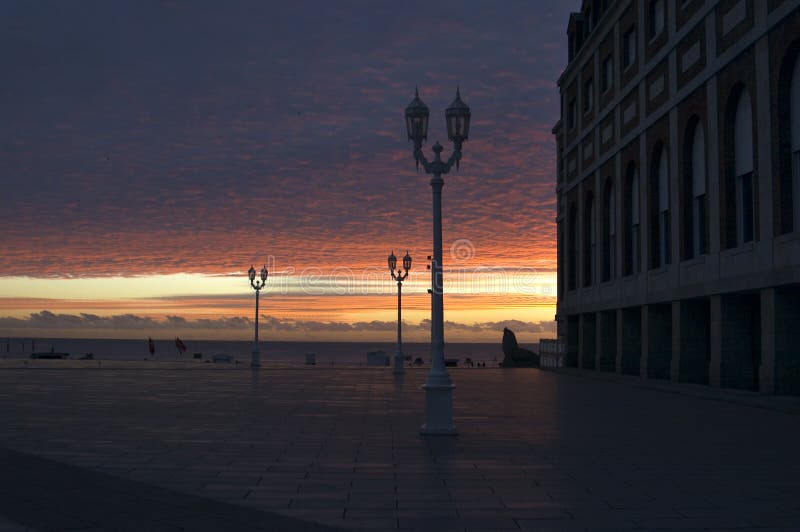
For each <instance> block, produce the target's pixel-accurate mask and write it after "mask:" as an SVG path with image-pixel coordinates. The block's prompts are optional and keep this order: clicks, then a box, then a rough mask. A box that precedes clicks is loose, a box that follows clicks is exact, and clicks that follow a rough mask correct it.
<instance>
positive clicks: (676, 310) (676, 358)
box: [669, 301, 691, 382]
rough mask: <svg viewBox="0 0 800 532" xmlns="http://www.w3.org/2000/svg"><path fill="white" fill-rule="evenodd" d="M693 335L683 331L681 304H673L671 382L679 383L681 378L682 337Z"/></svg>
mask: <svg viewBox="0 0 800 532" xmlns="http://www.w3.org/2000/svg"><path fill="white" fill-rule="evenodd" d="M682 334H691V333H690V332H689V331H683V330H682V329H681V302H680V301H673V302H672V359H671V360H670V367H669V380H671V381H674V382H677V381H679V380H680V377H681V344H682V342H681V335H682Z"/></svg>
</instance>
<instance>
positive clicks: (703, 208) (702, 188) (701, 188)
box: [690, 122, 708, 256]
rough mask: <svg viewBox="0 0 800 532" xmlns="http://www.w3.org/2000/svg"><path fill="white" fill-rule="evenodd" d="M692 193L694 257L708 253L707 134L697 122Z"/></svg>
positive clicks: (692, 153)
mask: <svg viewBox="0 0 800 532" xmlns="http://www.w3.org/2000/svg"><path fill="white" fill-rule="evenodd" d="M690 176H691V186H692V188H691V193H692V206H691V209H692V220H693V222H694V223H693V224H692V231H691V239H692V244H693V246H692V248H693V249H692V252H693V255H694V256H700V255H705V254H706V253H707V252H708V237H707V231H706V227H707V224H706V219H707V218H706V217H707V214H706V212H707V207H708V200H707V199H706V134H705V130H704V129H703V124H702V123H700V122H697V125H696V126H695V127H694V132H693V134H692V152H691V170H690Z"/></svg>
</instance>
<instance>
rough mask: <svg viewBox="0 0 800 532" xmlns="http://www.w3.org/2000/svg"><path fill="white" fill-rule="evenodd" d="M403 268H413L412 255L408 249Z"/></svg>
mask: <svg viewBox="0 0 800 532" xmlns="http://www.w3.org/2000/svg"><path fill="white" fill-rule="evenodd" d="M403 269H405V270H406V271H408V270H410V269H411V255H409V254H408V251H406V256H405V257H403Z"/></svg>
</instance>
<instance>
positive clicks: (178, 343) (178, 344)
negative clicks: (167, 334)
mask: <svg viewBox="0 0 800 532" xmlns="http://www.w3.org/2000/svg"><path fill="white" fill-rule="evenodd" d="M175 347H177V348H178V352H179V353H181V354H183V352H184V351H186V344H184V343H183V342H181V339H180V338H178V337H177V336H176V337H175Z"/></svg>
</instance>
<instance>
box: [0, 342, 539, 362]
mask: <svg viewBox="0 0 800 532" xmlns="http://www.w3.org/2000/svg"><path fill="white" fill-rule="evenodd" d="M181 340H182V341H183V343H184V344H185V346H186V351H185V352H183V353H181V352H179V351H178V349H177V347H176V345H175V341H174V340H155V341H154V344H155V351H154V353H153V354H150V350H149V346H148V342H147V340H146V339H144V340H115V339H81V338H36V339H31V338H27V339H23V338H8V339H4V338H0V358H28V357H30V356H31V354H32V353H35V352H38V353H42V352H44V353H47V352H51V351H52V352H56V353H68V354H69V357H68V358H69V359H70V360H76V359H80V358H82V357H85V356H86V355H89V354H91V356H92V358H94V359H95V360H149V361H159V360H163V361H169V362H175V361H182V360H183V361H197V360H211V359H213V357H214V356H215V355H229V356H231V357H233V359H234V360H237V361H239V362H242V363H245V362H247V363H249V361H250V353H251V351H252V350H253V342H251V341H250V342H248V341H225V340H191V339H181ZM523 347H527V348H531V349H536V346H523ZM259 348H260V351H261V360H262V362H264V363H266V364H269V363H280V364H281V365H295V364H297V365H305V364H306V354H307V353H313V354H314V360H315V363H316V365H337V364H338V365H348V366H365V365H366V364H367V354H368V353H370V352H374V351H384V352H386V354H387V355H389V356H390V358H391V357H393V356H394V353H395V351H396V350H397V344H396V343H391V342H385V343H384V342H260V343H259ZM403 354H404V355H405V356H406V357H410V360H411V361H414V360H416V359H417V358H419V359H422V361H423V363H424V364H429V363H430V359H431V346H430V343H404V344H403ZM445 358H447V359H458V360H459V365H462V364H464V363H466V361H467V360H466V359H468V358H469V359H471V360H472V362H473V363H475V364H478V363H481V364H484V363H485V364H486V365H487V367H489V366H497V364H498V362H501V361H502V360H503V351H502V347H501V345H500V343H499V342H497V343H492V344H488V343H484V344H481V343H448V344H446V345H445Z"/></svg>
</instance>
